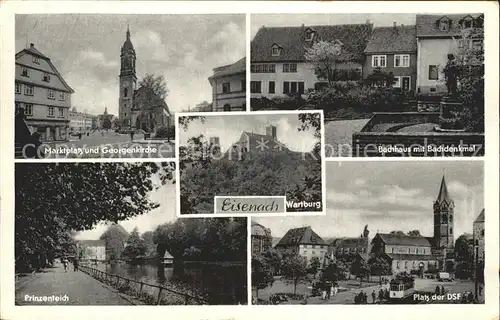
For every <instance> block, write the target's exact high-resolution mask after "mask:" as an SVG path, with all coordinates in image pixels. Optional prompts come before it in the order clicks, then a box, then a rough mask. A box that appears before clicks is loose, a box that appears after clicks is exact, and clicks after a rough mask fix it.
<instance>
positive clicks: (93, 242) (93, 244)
mask: <svg viewBox="0 0 500 320" xmlns="http://www.w3.org/2000/svg"><path fill="white" fill-rule="evenodd" d="M78 244H81V245H84V246H88V247H105V246H106V242H105V241H104V240H79V241H78Z"/></svg>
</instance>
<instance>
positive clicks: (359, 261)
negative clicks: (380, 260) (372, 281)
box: [351, 255, 370, 286]
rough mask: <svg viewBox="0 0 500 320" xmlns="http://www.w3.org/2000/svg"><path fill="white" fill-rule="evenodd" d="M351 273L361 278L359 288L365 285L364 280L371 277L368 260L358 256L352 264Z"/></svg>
mask: <svg viewBox="0 0 500 320" xmlns="http://www.w3.org/2000/svg"><path fill="white" fill-rule="evenodd" d="M351 273H352V274H353V275H355V276H356V277H358V278H359V280H360V283H359V286H361V285H362V284H363V278H367V277H368V276H369V275H370V267H369V266H368V263H367V262H366V260H365V259H364V258H363V257H361V256H360V255H358V256H357V257H356V258H355V259H354V261H353V262H352V264H351Z"/></svg>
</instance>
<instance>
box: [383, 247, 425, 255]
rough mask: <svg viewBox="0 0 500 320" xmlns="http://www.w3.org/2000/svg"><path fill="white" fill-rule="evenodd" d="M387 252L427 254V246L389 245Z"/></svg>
mask: <svg viewBox="0 0 500 320" xmlns="http://www.w3.org/2000/svg"><path fill="white" fill-rule="evenodd" d="M386 253H400V254H427V253H429V252H428V250H427V251H426V250H425V248H405V247H403V248H401V247H389V248H387V252H386Z"/></svg>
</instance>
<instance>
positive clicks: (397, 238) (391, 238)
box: [376, 233, 431, 247]
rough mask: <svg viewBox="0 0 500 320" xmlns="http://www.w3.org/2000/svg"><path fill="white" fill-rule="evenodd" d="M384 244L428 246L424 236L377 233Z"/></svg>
mask: <svg viewBox="0 0 500 320" xmlns="http://www.w3.org/2000/svg"><path fill="white" fill-rule="evenodd" d="M376 236H379V237H380V239H382V241H384V243H385V244H388V245H404V246H418V247H422V246H423V247H430V246H431V244H430V243H429V240H427V238H425V237H419V236H407V235H391V234H389V233H377V235H376Z"/></svg>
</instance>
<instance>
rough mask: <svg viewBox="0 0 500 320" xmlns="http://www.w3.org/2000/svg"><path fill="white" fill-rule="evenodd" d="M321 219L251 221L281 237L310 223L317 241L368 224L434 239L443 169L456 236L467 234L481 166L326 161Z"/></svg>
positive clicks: (477, 202)
mask: <svg viewBox="0 0 500 320" xmlns="http://www.w3.org/2000/svg"><path fill="white" fill-rule="evenodd" d="M326 164H327V165H326V199H327V200H326V201H327V203H326V205H327V207H326V208H327V209H326V211H327V213H326V215H325V216H316V217H297V216H293V217H286V218H281V217H270V218H254V219H253V220H254V221H257V222H258V223H261V224H262V225H264V226H266V227H268V228H270V229H271V231H272V235H273V236H274V237H281V236H283V235H284V234H285V233H286V231H287V230H288V229H290V228H298V227H302V226H306V225H310V226H311V227H312V229H313V230H314V231H316V233H318V234H319V235H320V236H322V237H357V236H359V235H360V234H361V232H362V231H363V228H364V226H365V225H366V224H368V229H369V230H370V236H374V235H375V234H376V233H377V231H379V232H381V233H388V232H390V231H392V230H402V231H404V232H408V231H410V230H414V229H418V230H420V233H421V234H422V235H424V236H432V235H433V202H434V201H435V200H436V198H437V195H438V192H439V187H440V185H441V179H442V176H443V169H444V170H445V176H446V183H447V186H448V192H449V193H450V195H451V197H452V199H453V201H454V202H455V218H454V234H455V238H457V237H458V236H460V235H461V234H463V233H464V232H467V233H472V223H473V222H474V220H475V219H476V218H477V216H478V215H479V213H480V211H481V210H482V209H483V208H484V194H483V180H484V177H483V165H482V162H480V161H472V162H468V161H456V162H448V161H446V162H444V161H419V162H414V161H411V162H410V161H401V162H392V161H391V162H385V161H384V162H381V161H378V162H377V161H374V162H366V161H363V162H357V161H349V162H348V161H345V162H327V163H326Z"/></svg>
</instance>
